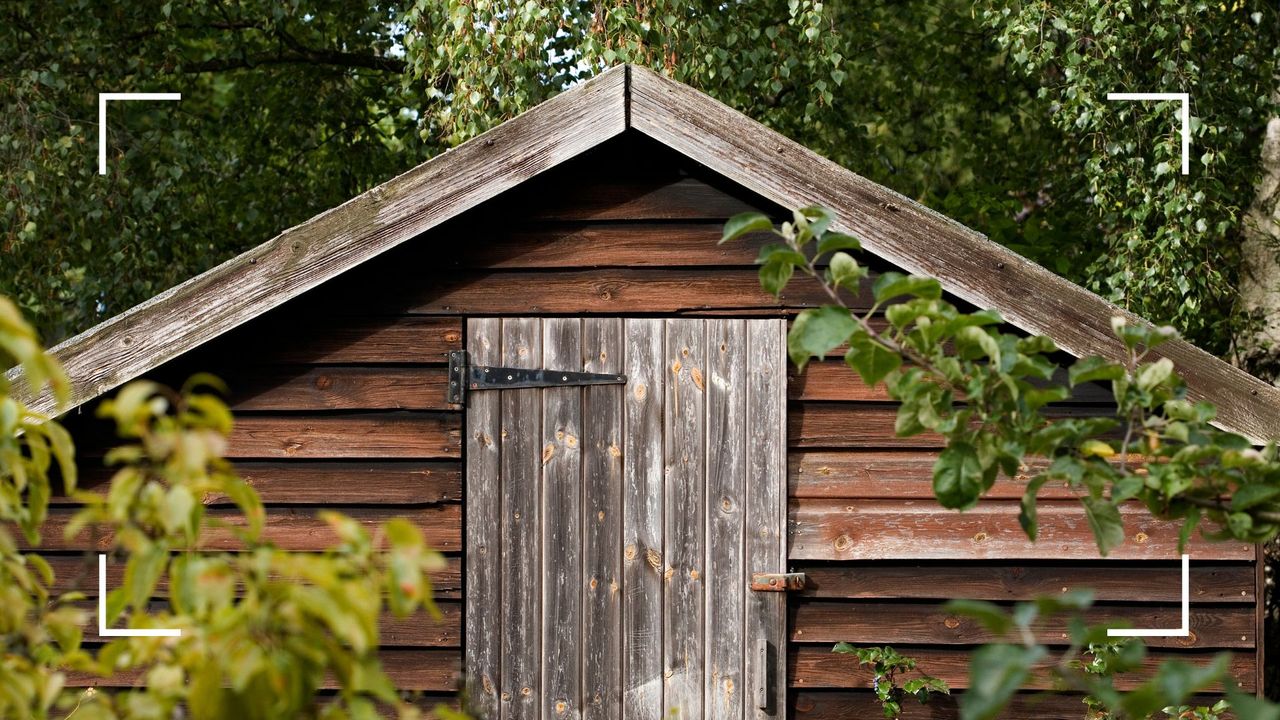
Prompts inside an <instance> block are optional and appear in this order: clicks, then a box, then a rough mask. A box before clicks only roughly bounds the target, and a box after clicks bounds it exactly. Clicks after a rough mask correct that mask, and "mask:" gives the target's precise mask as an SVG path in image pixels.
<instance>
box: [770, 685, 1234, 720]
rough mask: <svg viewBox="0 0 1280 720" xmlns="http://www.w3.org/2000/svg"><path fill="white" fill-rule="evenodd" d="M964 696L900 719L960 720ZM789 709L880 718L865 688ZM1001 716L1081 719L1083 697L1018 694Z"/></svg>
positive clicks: (813, 718) (813, 715) (800, 694)
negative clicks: (961, 703)
mask: <svg viewBox="0 0 1280 720" xmlns="http://www.w3.org/2000/svg"><path fill="white" fill-rule="evenodd" d="M962 695H963V693H962V692H957V693H955V694H954V695H952V696H933V697H931V698H929V702H928V704H920V703H917V702H914V701H909V702H905V703H903V704H902V715H901V717H900V720H960V708H959V706H958V705H957V700H958V698H959V697H961V696H962ZM1221 699H1222V697H1221V696H1220V695H1197V696H1195V697H1193V698H1191V702H1190V703H1189V704H1191V705H1196V706H1201V705H1204V706H1210V705H1213V704H1214V703H1216V702H1217V701H1218V700H1221ZM792 707H794V708H795V717H796V720H866V719H867V718H877V717H882V714H881V709H880V703H879V702H878V701H877V700H876V697H875V694H874V693H872V692H871V690H870V689H869V688H868V689H860V690H799V691H796V692H795V696H794V700H793V702H792ZM1002 717H1011V718H1035V719H1036V720H1081V718H1082V717H1084V703H1083V700H1082V696H1080V695H1076V694H1070V693H1051V692H1043V693H1037V692H1026V693H1017V694H1015V695H1014V696H1013V700H1012V702H1010V703H1009V705H1008V706H1007V707H1006V708H1005V712H1004V715H1003V716H1002Z"/></svg>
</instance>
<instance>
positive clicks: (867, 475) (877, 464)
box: [787, 450, 1080, 500]
mask: <svg viewBox="0 0 1280 720" xmlns="http://www.w3.org/2000/svg"><path fill="white" fill-rule="evenodd" d="M937 459H938V453H937V452H932V451H917V452H908V451H901V450H899V451H887V452H886V451H858V450H838V451H818V450H793V451H791V452H790V453H789V454H788V455H787V465H788V470H787V476H788V478H789V490H788V493H789V494H790V496H791V497H793V498H866V499H872V498H880V499H886V500H888V499H893V498H902V499H917V498H920V499H926V500H927V499H932V498H933V497H934V494H933V465H934V462H936V461H937ZM1047 465H1048V463H1047V462H1046V461H1044V460H1042V459H1039V458H1033V459H1029V462H1028V463H1027V465H1026V468H1027V469H1026V470H1025V471H1024V472H1023V473H1022V474H1019V475H1018V476H1016V477H1013V478H1010V477H1007V476H1005V475H1001V476H1000V477H999V478H997V480H996V482H995V484H994V485H992V486H991V489H990V490H988V491H987V493H986V494H985V495H984V496H983V497H984V498H987V499H997V498H1001V499H1006V500H1008V499H1013V500H1016V499H1019V498H1021V497H1022V494H1023V492H1024V491H1025V490H1026V485H1027V481H1028V480H1030V478H1031V473H1034V472H1037V471H1039V470H1040V469H1043V468H1045V467H1047ZM1039 497H1040V498H1059V499H1073V498H1078V497H1080V491H1078V490H1073V489H1071V488H1070V487H1068V486H1067V485H1066V483H1065V482H1062V483H1056V482H1054V483H1046V484H1045V486H1044V487H1043V488H1041V489H1040V493H1039Z"/></svg>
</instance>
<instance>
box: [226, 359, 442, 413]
mask: <svg viewBox="0 0 1280 720" xmlns="http://www.w3.org/2000/svg"><path fill="white" fill-rule="evenodd" d="M448 374H449V373H448V370H447V368H445V367H443V366H441V367H348V366H319V367H316V366H287V365H286V366H280V365H277V366H272V367H267V368H261V369H256V370H250V371H247V372H243V373H240V374H238V375H237V376H236V378H235V380H236V385H235V387H234V388H232V392H231V397H230V400H229V404H230V406H231V410H232V412H235V413H242V412H246V411H282V410H284V411H323V410H449V409H454V408H453V406H451V405H449V404H448V403H446V402H445V391H446V389H447V384H448Z"/></svg>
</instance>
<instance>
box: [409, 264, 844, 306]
mask: <svg viewBox="0 0 1280 720" xmlns="http://www.w3.org/2000/svg"><path fill="white" fill-rule="evenodd" d="M417 295H418V296H420V297H419V298H416V299H410V300H409V301H407V303H398V304H396V305H395V306H393V307H389V308H388V310H389V311H399V312H413V313H438V314H450V315H452V314H464V315H503V314H509V313H511V312H513V311H514V312H526V313H539V314H557V315H608V314H615V315H616V314H627V313H667V314H678V313H689V312H703V311H707V310H739V309H748V310H754V311H763V310H778V309H782V308H796V307H813V306H816V305H821V304H822V303H824V302H826V301H827V297H826V295H825V294H824V293H823V292H822V290H821V288H819V287H818V284H817V283H816V282H814V281H812V280H811V279H808V278H797V279H796V281H795V282H793V283H792V284H791V285H790V286H789V287H788V288H787V290H786V291H785V292H783V294H782V298H781V299H778V298H775V297H773V296H772V295H770V294H768V293H766V292H765V291H764V290H762V289H761V288H760V281H759V279H758V276H757V273H756V271H755V270H754V269H714V268H713V269H703V268H698V269H690V268H685V269H679V270H659V269H653V268H641V269H629V268H621V269H616V268H605V269H599V270H564V271H551V272H520V271H493V272H488V271H459V272H451V273H448V274H445V275H440V276H438V277H434V278H432V279H431V280H430V281H426V282H423V289H422V290H421V291H420V292H418V293H417ZM853 302H855V303H856V304H863V303H864V302H865V299H862V300H854V301H853Z"/></svg>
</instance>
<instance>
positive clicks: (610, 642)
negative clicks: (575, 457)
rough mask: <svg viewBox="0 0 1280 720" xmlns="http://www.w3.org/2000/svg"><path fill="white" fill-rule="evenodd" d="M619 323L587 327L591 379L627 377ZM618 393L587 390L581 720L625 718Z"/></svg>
mask: <svg viewBox="0 0 1280 720" xmlns="http://www.w3.org/2000/svg"><path fill="white" fill-rule="evenodd" d="M622 362H623V335H622V320H618V319H616V318H587V319H585V320H583V321H582V365H583V369H584V370H585V371H586V372H593V373H620V372H622V371H623V368H622ZM623 391H624V388H623V387H622V386H618V385H595V386H588V387H585V388H583V396H584V399H583V421H582V447H583V458H582V463H583V465H582V475H583V477H582V486H583V487H582V496H583V507H582V573H583V579H584V581H585V582H586V587H585V588H584V589H583V593H584V598H583V601H582V716H583V718H584V719H585V720H617V719H618V718H620V717H621V716H622V692H621V688H622V637H623V634H622V457H623V452H624V443H623V437H622V398H623Z"/></svg>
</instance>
